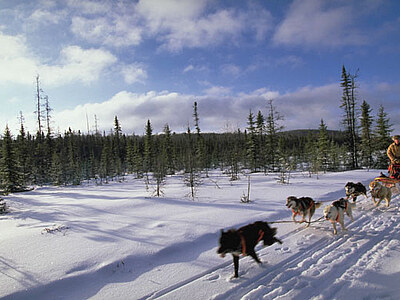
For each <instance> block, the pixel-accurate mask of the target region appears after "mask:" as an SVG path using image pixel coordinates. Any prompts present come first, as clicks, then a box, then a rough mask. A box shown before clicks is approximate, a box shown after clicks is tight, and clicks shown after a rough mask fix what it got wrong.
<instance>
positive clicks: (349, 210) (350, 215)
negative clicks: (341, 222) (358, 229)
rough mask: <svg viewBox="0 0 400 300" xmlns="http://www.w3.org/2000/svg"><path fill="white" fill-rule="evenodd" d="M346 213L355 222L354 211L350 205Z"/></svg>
mask: <svg viewBox="0 0 400 300" xmlns="http://www.w3.org/2000/svg"><path fill="white" fill-rule="evenodd" d="M346 214H347V215H348V216H349V217H350V219H351V221H352V222H353V221H354V218H353V211H352V210H351V208H350V207H349V208H348V209H347V210H346Z"/></svg>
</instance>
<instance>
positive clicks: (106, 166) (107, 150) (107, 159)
mask: <svg viewBox="0 0 400 300" xmlns="http://www.w3.org/2000/svg"><path fill="white" fill-rule="evenodd" d="M111 175H112V149H111V141H110V140H109V139H107V138H104V139H103V148H102V152H101V160H100V179H101V182H103V180H104V181H105V183H108V180H109V178H110V177H111Z"/></svg>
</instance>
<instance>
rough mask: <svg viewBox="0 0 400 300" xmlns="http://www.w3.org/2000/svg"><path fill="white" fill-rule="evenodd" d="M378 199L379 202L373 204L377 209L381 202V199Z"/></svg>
mask: <svg viewBox="0 0 400 300" xmlns="http://www.w3.org/2000/svg"><path fill="white" fill-rule="evenodd" d="M378 199H379V200H378V201H376V202H375V206H376V207H378V206H379V204H380V203H381V201H382V198H378Z"/></svg>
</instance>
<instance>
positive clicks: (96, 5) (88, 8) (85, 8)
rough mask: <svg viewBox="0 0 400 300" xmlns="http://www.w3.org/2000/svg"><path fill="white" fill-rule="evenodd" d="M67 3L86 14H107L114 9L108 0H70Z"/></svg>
mask: <svg viewBox="0 0 400 300" xmlns="http://www.w3.org/2000/svg"><path fill="white" fill-rule="evenodd" d="M67 5H68V6H69V7H70V8H74V9H76V10H78V11H79V12H81V13H84V14H105V13H108V12H110V10H111V9H112V4H111V3H110V2H108V1H88V0H68V1H67Z"/></svg>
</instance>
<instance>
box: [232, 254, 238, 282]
mask: <svg viewBox="0 0 400 300" xmlns="http://www.w3.org/2000/svg"><path fill="white" fill-rule="evenodd" d="M232 256H233V267H234V270H235V275H233V277H234V278H238V277H239V256H237V255H234V254H232Z"/></svg>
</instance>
